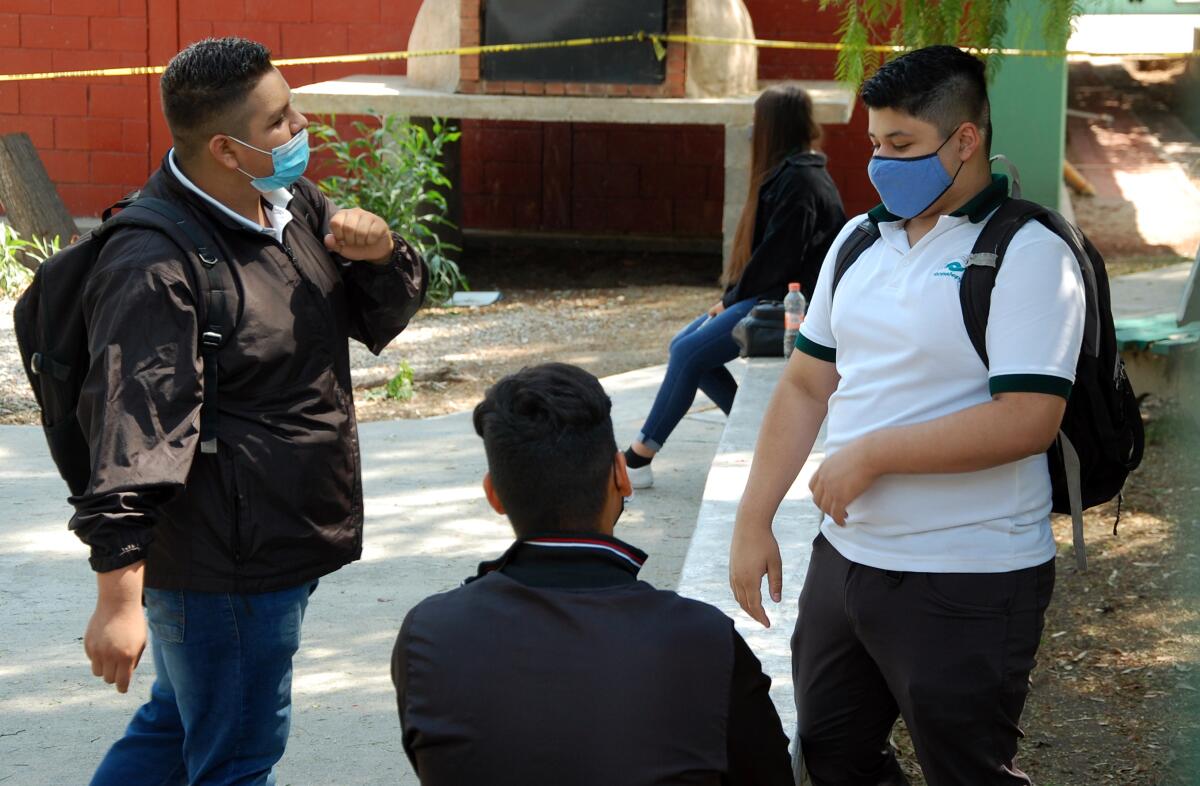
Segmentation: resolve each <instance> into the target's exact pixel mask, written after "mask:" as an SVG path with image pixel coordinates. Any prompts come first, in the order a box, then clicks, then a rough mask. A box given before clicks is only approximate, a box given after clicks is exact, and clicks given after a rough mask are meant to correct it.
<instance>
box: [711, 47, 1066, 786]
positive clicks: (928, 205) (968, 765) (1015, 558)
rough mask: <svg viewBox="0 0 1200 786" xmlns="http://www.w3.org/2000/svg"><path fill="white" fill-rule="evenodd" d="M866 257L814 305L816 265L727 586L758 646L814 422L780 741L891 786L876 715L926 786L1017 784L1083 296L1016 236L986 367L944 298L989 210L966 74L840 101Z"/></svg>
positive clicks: (989, 183) (923, 71) (972, 73)
mask: <svg viewBox="0 0 1200 786" xmlns="http://www.w3.org/2000/svg"><path fill="white" fill-rule="evenodd" d="M862 99H863V102H864V103H865V104H866V105H867V107H868V110H869V133H870V139H871V144H872V146H873V147H874V149H875V157H874V158H873V159H872V160H871V163H870V167H869V174H870V176H871V180H872V182H873V183H874V184H875V187H876V188H877V190H878V191H879V192H880V196H881V197H882V199H883V205H881V206H880V207H878V208H876V209H875V210H873V211H871V213H870V214H869V218H870V220H871V221H872V222H873V223H874V224H875V225H876V226H877V227H878V230H879V233H880V237H879V239H878V240H876V241H875V242H874V244H873V245H871V246H870V247H869V248H868V249H867V250H866V251H865V252H863V254H862V255H861V257H859V259H858V261H857V262H856V263H855V264H854V265H852V266H851V267H849V268H848V269H847V270H846V272H845V274H844V275H843V277H842V278H841V280H840V282H838V284H837V294H836V297H834V295H833V283H834V282H833V279H834V270H835V265H836V259H837V252H838V249H839V248H840V247H841V245H842V243H843V242H845V241H846V238H847V237H849V236H850V234H851V233H852V232H853V231H854V228H855V227H856V226H857V225H858V224H859V223H861V222H862V221H863V220H864V218H868V216H858V217H857V218H855V219H853V220H851V221H850V222H849V223H848V224H847V225H846V227H845V228H844V229H843V230H842V232H841V234H840V235H839V237H838V238H837V239H836V240H835V241H834V243H833V246H832V248H831V249H830V252H829V255H828V257H827V259H826V260H825V264H824V268H823V269H822V272H821V276H820V280H819V282H818V284H817V288H816V291H815V292H814V293H813V298H812V304H811V307H810V309H809V312H808V317H807V319H806V321H805V323H804V325H803V326H802V328H801V334H800V337H799V339H798V341H797V348H798V349H800V350H801V351H800V352H795V353H793V355H792V358H791V360H790V362H789V364H788V366H787V369H786V370H785V372H784V376H783V379H782V380H781V382H780V384H779V386H778V388H777V389H776V391H775V394H774V397H773V398H772V400H771V404H770V407H769V409H768V411H767V414H766V417H765V420H764V422H763V426H762V432H761V434H760V437H759V442H758V447H757V450H756V452H755V456H754V464H753V467H752V469H751V473H750V479H749V482H748V484H747V487H746V492H745V495H744V496H743V498H742V502H741V506H740V508H739V510H738V517H737V524H736V527H735V531H734V536H733V543H732V546H731V553H730V583H731V585H732V587H733V590H734V593H735V595H736V596H737V598H738V601H739V603H740V604H741V606H742V608H744V609H745V610H746V611H747V613H749V614H750V615H751V616H752V617H754V618H755V619H757V620H758V621H759V622H760V623H762V624H763V625H769V620H768V618H767V615H766V613H765V612H764V611H763V606H762V602H761V598H760V585H761V581H762V577H763V575H764V574H765V575H766V576H767V577H768V584H769V589H770V594H771V597H772V599H773V600H774V601H775V602H777V603H778V602H779V601H780V599H781V595H782V579H781V565H780V556H779V548H778V545H777V543H776V541H775V538H774V536H773V534H772V531H771V524H772V519H773V517H774V515H775V512H776V510H777V509H778V506H779V503H780V501H781V500H782V499H783V496H784V494H785V493H786V492H787V489H788V488H789V487H790V486H791V484H792V483H793V481H794V480H795V479H796V477H797V475H798V473H799V471H800V469H801V467H802V466H803V465H804V463H805V460H806V458H807V456H808V454H809V452H810V451H811V449H812V446H813V443H814V441H815V440H816V437H817V432H818V430H819V429H820V427H821V423H822V421H823V420H825V418H826V415H827V414H828V425H827V435H826V441H825V450H826V458H825V460H824V462H823V464H822V466H821V468H820V469H819V471H818V472H817V473H816V475H815V477H814V478H813V479H812V482H811V484H810V485H811V488H812V491H813V499H814V501H815V502H816V504H817V505H818V507H819V508H820V509H821V510H822V511H823V512H824V514H825V516H824V521H823V523H822V525H821V534H820V535H819V536H818V537H817V539H816V541H815V542H814V544H813V553H812V560H811V563H810V566H809V570H808V575H807V579H806V581H805V584H804V588H803V590H802V592H801V595H800V617H799V620H798V622H797V625H796V631H795V634H794V636H793V639H792V657H793V676H794V678H795V691H796V706H797V714H798V726H799V727H798V733H799V736H800V742H801V749H802V752H803V755H804V759H805V763H806V764H807V767H808V771H809V775H810V777H811V778H812V781H813V783H814V784H816V786H831V785H832V784H839V785H841V784H847V785H848V784H854V785H856V786H857V785H861V786H868V785H870V786H880V785H882V784H903V783H906V782H907V781H906V780H905V778H904V776H903V774H902V773H901V771H900V768H899V766H898V765H897V763H896V758H895V753H894V751H893V750H892V748H891V746H890V744H889V742H888V737H889V733H890V732H891V729H892V726H893V724H894V723H895V721H896V718H897V716H898V715H903V717H904V719H905V721H906V723H907V725H908V728H909V730H910V731H911V733H912V737H913V742H914V746H915V748H916V752H917V757H918V759H919V760H920V763H921V766H922V769H923V770H924V773H925V777H926V779H927V781H928V783H929V784H930V786H952V785H955V786H958V785H967V784H969V785H970V786H984V785H985V784H1028V783H1029V782H1030V781H1029V779H1028V777H1026V776H1025V774H1024V773H1022V772H1021V771H1020V770H1019V769H1017V768H1016V766H1015V764H1014V762H1013V759H1014V756H1015V754H1016V749H1017V739H1018V737H1020V735H1021V732H1020V730H1019V729H1018V727H1017V724H1018V721H1019V719H1020V715H1021V711H1022V709H1023V706H1024V703H1025V697H1026V695H1027V694H1028V690H1029V673H1030V671H1031V670H1032V668H1033V665H1034V655H1035V654H1036V652H1037V647H1038V641H1039V638H1040V636H1041V631H1042V625H1043V618H1044V614H1045V610H1046V607H1047V605H1048V604H1049V601H1050V595H1051V592H1052V590H1053V585H1054V554H1055V543H1054V538H1053V535H1052V533H1051V530H1050V522H1049V514H1050V502H1051V489H1050V477H1049V473H1048V469H1047V462H1046V457H1045V451H1046V449H1047V447H1048V446H1049V445H1050V444H1051V443H1052V442H1053V440H1054V437H1055V435H1056V433H1057V430H1058V427H1059V423H1060V421H1061V419H1062V415H1063V412H1064V409H1065V406H1066V400H1067V398H1068V397H1069V395H1070V390H1071V386H1072V383H1073V381H1074V373H1075V366H1076V361H1077V359H1078V355H1079V350H1080V344H1081V341H1082V335H1083V323H1084V290H1083V284H1082V280H1081V275H1080V272H1079V269H1078V265H1077V263H1076V261H1075V259H1074V257H1073V256H1072V254H1071V251H1070V249H1069V248H1068V247H1067V245H1066V244H1065V243H1064V242H1062V241H1061V240H1060V239H1059V238H1057V237H1056V236H1054V235H1053V234H1052V233H1050V232H1049V231H1048V230H1046V229H1044V228H1043V227H1042V226H1041V225H1039V224H1037V223H1036V222H1030V223H1029V224H1026V225H1025V226H1024V227H1023V228H1022V229H1021V230H1020V231H1019V232H1018V233H1017V234H1016V236H1015V238H1014V239H1013V241H1012V243H1011V245H1010V246H1009V248H1008V251H1007V253H1006V255H1005V260H1004V264H1003V266H1002V267H1001V269H1000V272H999V274H998V276H997V278H996V284H995V289H994V290H993V293H992V300H991V314H990V317H989V320H988V327H987V353H988V358H989V366H985V365H984V363H983V362H982V361H981V359H980V357H979V355H978V354H977V353H976V351H975V349H974V348H973V346H972V344H971V341H970V339H969V337H968V334H967V332H966V328H965V327H964V323H963V316H962V307H961V305H960V302H959V286H958V285H959V280H960V279H961V276H962V271H963V270H964V268H965V266H966V261H967V259H966V258H967V255H968V254H970V252H971V250H972V246H973V244H974V242H975V240H976V238H977V237H978V236H979V233H980V231H981V229H982V228H983V226H984V223H985V222H986V220H987V218H988V216H989V215H991V213H992V212H993V211H994V210H995V208H996V207H997V206H998V205H999V204H1000V203H1001V202H1002V201H1003V200H1004V199H1005V197H1006V195H1007V181H1006V178H1003V177H996V176H993V175H992V174H991V168H990V165H989V162H988V148H989V141H990V131H991V125H990V120H989V107H988V100H987V88H986V83H985V80H984V66H983V63H981V62H980V61H979V60H977V59H976V58H974V57H971V56H970V55H967V54H965V53H963V52H961V51H960V50H958V49H956V48H954V47H930V48H927V49H922V50H918V51H915V52H912V53H910V54H907V55H905V56H903V57H900V58H898V59H896V60H894V61H892V62H890V63H888V64H887V65H885V66H884V67H883V68H881V69H880V70H879V72H878V73H877V74H876V75H875V76H874V77H872V78H871V79H870V80H868V81H867V82H866V83H865V84H864V86H863V89H862Z"/></svg>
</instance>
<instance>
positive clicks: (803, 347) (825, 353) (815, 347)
mask: <svg viewBox="0 0 1200 786" xmlns="http://www.w3.org/2000/svg"><path fill="white" fill-rule="evenodd" d="M796 349H798V350H800V351H801V352H803V353H804V354H806V355H812V356H813V357H815V358H816V359H817V360H824V361H825V362H826V363H833V362H836V361H837V350H836V349H834V348H832V347H823V346H821V345H820V344H818V343H817V342H815V341H810V340H809V339H807V338H805V336H804V334H803V333H799V334H797V335H796Z"/></svg>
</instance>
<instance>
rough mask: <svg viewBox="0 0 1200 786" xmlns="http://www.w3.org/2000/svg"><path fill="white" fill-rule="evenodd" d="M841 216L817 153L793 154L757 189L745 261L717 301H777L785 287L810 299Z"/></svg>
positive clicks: (842, 219)
mask: <svg viewBox="0 0 1200 786" xmlns="http://www.w3.org/2000/svg"><path fill="white" fill-rule="evenodd" d="M845 225H846V211H845V209H844V208H843V207H842V197H841V196H840V195H839V194H838V190H837V186H835V185H834V184H833V179H832V178H831V177H829V172H828V171H827V170H826V169H825V156H824V155H822V154H821V153H793V154H792V155H790V156H788V157H787V158H785V159H784V160H783V161H782V162H781V163H780V164H779V166H777V167H776V168H775V171H774V172H772V173H771V174H770V175H768V176H767V177H766V179H765V180H763V183H762V185H761V186H759V188H758V207H757V210H756V212H755V215H754V235H753V237H752V238H751V242H750V249H751V250H750V261H749V262H747V263H746V269H745V270H743V271H742V275H741V276H740V277H739V278H738V280H737V281H735V282H733V283H732V284H730V285H729V287H727V288H726V290H725V294H724V295H723V296H722V297H721V302H722V303H724V304H725V307H726V308H728V307H729V306H732V305H733V304H734V303H740V302H741V301H743V300H747V299H749V298H755V299H757V300H783V296H784V295H786V294H787V285H788V284H789V283H790V282H793V281H797V282H799V283H800V289H801V290H803V292H804V297H805V298H808V299H811V298H812V293H813V289H814V288H815V287H816V285H817V274H818V273H820V272H821V264H822V263H823V262H824V261H825V254H826V253H828V251H829V246H830V245H832V243H833V239H834V238H835V237H837V233H838V232H839V231H841V229H842V227H844V226H845Z"/></svg>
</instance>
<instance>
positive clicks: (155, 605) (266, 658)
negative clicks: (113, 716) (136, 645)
mask: <svg viewBox="0 0 1200 786" xmlns="http://www.w3.org/2000/svg"><path fill="white" fill-rule="evenodd" d="M316 587H317V584H316V582H310V583H307V584H304V585H302V586H299V587H296V588H294V589H287V590H281V591H279V592H265V593H261V594H255V595H235V594H225V593H214V592H185V591H176V590H157V589H147V590H146V591H145V602H146V617H147V620H148V622H149V624H150V644H151V651H152V653H153V656H154V669H155V672H156V675H157V676H156V678H155V680H154V684H153V685H152V686H151V687H150V700H149V701H148V702H146V703H145V704H143V705H142V706H141V707H140V708H139V709H138V711H137V712H136V713H135V714H134V716H133V720H131V721H130V722H129V726H128V728H126V729H125V736H124V737H122V738H121V739H119V740H117V742H116V743H114V744H113V746H112V748H110V749H109V751H108V755H107V756H105V757H104V761H102V762H101V763H100V767H99V769H97V770H96V774H95V775H94V776H93V777H92V786H118V785H119V786H129V784H139V786H176V785H178V786H184V785H185V784H191V785H192V786H200V785H201V784H213V785H214V786H215V784H221V786H231V785H232V784H247V786H248V785H249V784H255V785H257V784H267V786H272V785H273V784H274V783H275V773H274V769H273V768H274V767H275V763H276V762H277V761H279V759H280V757H281V756H283V749H284V746H285V745H286V744H287V737H288V729H289V727H290V725H291V719H292V656H293V655H295V654H296V650H297V649H298V648H299V646H300V625H301V623H302V622H303V621H304V611H305V609H306V608H307V606H308V597H309V595H311V594H312V592H313V591H314V590H315V589H316Z"/></svg>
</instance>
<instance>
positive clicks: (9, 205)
mask: <svg viewBox="0 0 1200 786" xmlns="http://www.w3.org/2000/svg"><path fill="white" fill-rule="evenodd" d="M0 202H2V203H3V204H4V209H5V211H6V212H7V213H8V223H9V225H10V226H12V228H13V229H15V230H16V231H17V232H18V233H19V234H20V235H21V237H23V238H25V239H31V238H34V237H40V238H45V239H50V238H54V237H58V238H59V241H60V242H61V244H62V245H63V246H66V245H67V244H68V243H70V242H71V241H72V240H73V239H75V237H77V236H78V235H79V229H78V228H77V227H76V226H75V219H73V218H71V214H70V212H68V210H67V206H66V205H64V204H63V201H62V200H61V199H60V198H59V196H58V191H57V190H55V188H54V183H52V182H51V181H50V176H49V175H47V174H46V168H45V167H44V166H42V160H41V159H40V158H39V157H38V154H37V149H36V148H34V146H33V142H31V141H30V140H29V136H28V135H27V134H5V135H4V136H0ZM21 264H23V265H25V266H26V267H28V268H30V269H31V270H36V269H37V262H35V261H33V260H31V259H29V258H28V257H27V256H26V255H22V258H21Z"/></svg>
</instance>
